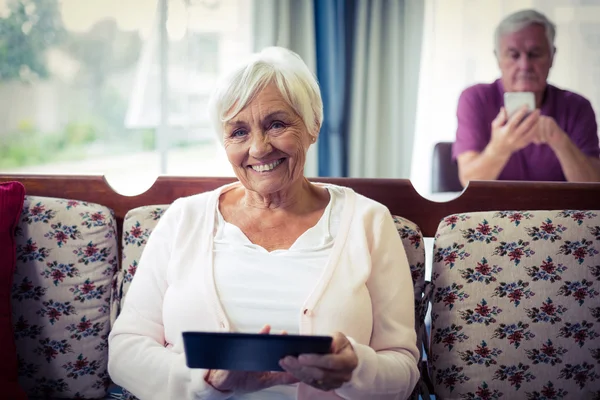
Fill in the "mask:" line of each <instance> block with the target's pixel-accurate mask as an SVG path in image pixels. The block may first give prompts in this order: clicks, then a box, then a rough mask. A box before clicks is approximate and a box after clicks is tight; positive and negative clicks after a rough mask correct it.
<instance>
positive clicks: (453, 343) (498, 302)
mask: <svg viewBox="0 0 600 400" xmlns="http://www.w3.org/2000/svg"><path fill="white" fill-rule="evenodd" d="M599 215H600V212H598V211H574V210H564V211H561V210H558V211H522V212H517V211H514V212H512V211H502V212H481V213H470V214H461V215H451V216H449V217H447V218H445V219H444V220H443V221H442V222H441V223H440V225H439V227H438V231H437V233H436V239H435V247H434V260H433V266H432V281H433V283H434V285H435V295H434V299H433V304H432V346H431V351H432V357H431V362H432V370H433V379H434V384H435V392H436V395H438V396H439V398H442V399H477V398H489V399H497V398H500V397H502V398H514V399H517V398H518V399H550V398H552V399H563V398H565V399H566V398H570V399H598V398H600V234H599V233H600V216H599Z"/></svg>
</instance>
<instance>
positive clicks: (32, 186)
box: [0, 175, 600, 399]
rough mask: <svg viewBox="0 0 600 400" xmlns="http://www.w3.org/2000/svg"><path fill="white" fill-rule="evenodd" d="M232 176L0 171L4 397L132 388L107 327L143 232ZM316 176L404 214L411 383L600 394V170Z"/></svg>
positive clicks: (467, 395) (460, 390)
mask: <svg viewBox="0 0 600 400" xmlns="http://www.w3.org/2000/svg"><path fill="white" fill-rule="evenodd" d="M230 181H231V180H230V179H228V178H178V177H160V178H159V179H158V180H157V182H156V183H155V184H154V186H153V187H152V188H150V189H149V190H148V191H147V192H145V193H143V194H141V195H138V196H121V195H119V194H118V193H115V192H114V191H113V190H112V189H111V188H110V186H109V185H108V184H107V183H106V181H105V180H104V179H103V178H102V177H93V176H10V175H0V188H2V187H4V188H6V187H7V186H8V185H10V186H11V187H12V188H13V192H12V194H11V196H12V197H11V200H12V201H7V202H3V201H2V198H3V197H2V196H4V197H7V195H6V193H4V194H2V193H3V192H2V191H0V210H1V211H2V215H4V216H5V217H6V216H8V215H9V214H12V216H13V218H1V217H0V234H2V232H3V231H4V232H5V233H6V232H8V231H9V230H10V231H11V232H12V236H11V237H12V239H11V240H12V243H9V245H11V246H12V248H13V250H14V251H12V252H9V251H8V250H6V251H5V252H3V253H4V254H5V255H6V254H9V253H11V254H13V255H14V257H13V259H10V260H2V258H0V262H1V263H4V265H2V264H0V266H1V267H2V269H1V270H2V271H9V270H10V277H11V278H12V279H11V280H12V284H11V285H10V286H9V287H4V288H2V289H8V291H6V290H5V292H7V293H4V294H5V295H6V296H5V297H4V298H3V304H0V307H2V306H3V305H4V306H7V307H10V310H11V311H10V314H9V315H8V317H9V319H10V326H9V328H11V330H12V332H10V331H9V333H10V334H11V335H12V339H13V340H8V344H9V345H8V347H7V354H6V356H7V358H6V360H8V362H7V363H5V364H6V366H8V368H7V367H5V368H6V369H5V370H3V375H4V376H6V378H5V379H6V382H2V384H3V385H4V386H5V387H11V389H10V390H12V392H10V391H9V392H8V393H9V397H10V396H11V395H12V396H14V398H25V397H23V393H22V392H23V391H24V392H26V393H27V395H28V396H29V398H71V399H84V398H85V399H102V398H122V399H128V398H129V399H132V398H134V397H133V396H132V395H130V394H129V393H127V391H124V390H122V389H120V388H117V387H115V386H114V385H113V384H112V383H111V380H110V377H109V376H108V373H107V370H106V365H107V354H108V353H107V346H108V344H107V338H108V333H109V332H110V327H111V324H112V323H113V322H114V320H115V319H116V317H117V316H118V314H119V311H120V309H121V307H122V304H123V302H124V301H125V299H126V295H127V290H128V288H129V285H130V283H131V280H132V279H133V278H134V276H135V271H136V268H137V265H138V260H139V257H140V255H141V253H142V251H143V248H144V245H145V244H146V241H147V239H148V237H149V236H150V234H151V232H152V230H153V228H154V227H155V226H156V224H157V223H158V221H159V220H160V218H161V216H162V215H163V213H164V212H165V210H166V209H167V208H168V206H169V204H170V203H171V202H172V201H173V200H174V199H176V198H177V197H181V196H186V195H190V194H193V193H198V192H202V191H206V190H210V189H213V188H215V187H218V186H220V185H222V184H225V183H228V182H230ZM320 181H327V182H331V183H336V184H341V185H345V186H349V187H352V188H354V189H355V190H356V191H357V192H359V193H362V194H364V195H367V196H369V197H372V198H374V199H375V200H377V201H380V202H382V203H383V204H385V205H387V206H388V208H389V209H390V211H391V213H392V214H393V217H394V221H395V223H396V227H397V230H398V234H399V235H400V237H401V239H402V242H403V245H404V247H405V249H406V252H407V257H408V259H409V264H410V267H411V273H412V277H413V284H414V293H415V314H416V317H417V318H416V325H415V329H416V330H417V332H418V338H419V347H420V348H422V349H423V352H422V353H423V355H422V358H423V359H422V360H421V371H422V379H421V381H420V382H419V383H418V385H417V387H416V388H415V391H414V392H413V398H415V399H417V398H419V397H429V396H430V395H432V396H435V397H437V398H440V399H500V398H517V399H519V398H523V399H554V398H556V399H568V398H580V399H588V398H589V399H595V398H598V399H600V307H599V305H600V301H599V299H600V255H599V251H600V211H598V210H600V185H598V184H556V183H548V184H540V183H535V184H526V183H518V182H513V183H499V182H473V183H471V184H470V185H469V186H468V187H467V188H466V189H465V191H464V193H463V194H462V195H461V196H460V197H459V198H458V199H455V200H453V201H449V202H446V203H435V202H431V201H429V200H426V199H424V198H422V197H421V196H419V195H418V193H416V192H415V190H414V188H413V187H412V185H411V184H410V182H409V181H404V180H366V179H364V180H363V179H345V178H337V179H320ZM2 182H4V183H2ZM7 182H19V184H15V183H12V184H8V183H7ZM21 185H22V186H21ZM15 187H16V188H17V189H14V188H15ZM19 197H20V198H21V202H22V203H21V204H19ZM5 203H6V204H8V203H11V204H12V206H11V207H12V208H11V209H10V210H9V209H8V207H7V206H6V204H5ZM4 220H6V221H9V223H7V222H3V221H4ZM0 238H3V239H2V240H3V241H4V242H5V243H8V242H9V240H8V239H7V237H3V236H0ZM424 238H434V240H435V242H434V247H433V251H432V252H431V253H430V254H426V253H425V245H424ZM1 245H2V243H0V246H1ZM8 247H9V246H8V245H7V247H6V248H7V249H8ZM13 261H14V262H13ZM426 261H429V262H430V263H431V276H430V277H428V278H429V279H426V274H425V265H426V264H427V262H426ZM10 263H13V264H14V265H12V266H9V264H10ZM3 282H4V281H3ZM0 293H3V292H2V291H0ZM429 308H431V314H430V322H429V320H428V319H427V313H428V310H429ZM5 319H6V318H5ZM426 319H427V321H428V322H427V323H426ZM0 328H1V327H0ZM4 328H6V326H5V327H4ZM4 332H6V329H4ZM0 333H2V331H1V330H0ZM5 342H6V341H5ZM11 345H12V347H11ZM15 350H16V351H15ZM13 352H14V353H16V356H14V357H13V358H14V359H11V358H10V357H11V353H13ZM11 366H12V367H11ZM17 376H18V379H17ZM3 379H4V378H3ZM11 393H12V394H11Z"/></svg>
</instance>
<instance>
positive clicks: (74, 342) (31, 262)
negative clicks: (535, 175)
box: [12, 196, 118, 399]
mask: <svg viewBox="0 0 600 400" xmlns="http://www.w3.org/2000/svg"><path fill="white" fill-rule="evenodd" d="M116 236H117V235H116V223H115V219H114V217H113V215H112V211H111V210H109V209H108V208H106V207H103V206H100V205H97V204H93V203H85V202H78V201H72V200H63V199H56V198H45V197H34V196H28V197H27V198H26V199H25V204H24V206H23V212H22V214H21V219H20V223H19V225H18V227H17V232H16V241H17V266H16V270H15V274H14V283H13V289H12V311H13V322H14V335H15V341H16V344H17V350H18V355H19V357H18V358H19V375H20V377H19V380H20V383H21V385H22V386H23V388H24V389H25V390H26V391H27V392H28V394H29V395H30V398H33V397H38V396H39V397H43V398H49V397H52V398H55V397H56V398H73V399H75V398H101V397H103V396H105V394H106V391H107V387H108V385H109V384H110V378H109V376H108V372H107V361H108V348H107V347H108V343H107V339H108V333H109V330H110V319H109V315H110V314H109V306H110V292H111V290H110V287H111V281H112V279H113V276H114V275H115V273H116V271H117V263H118V254H117V250H118V244H117V237H116Z"/></svg>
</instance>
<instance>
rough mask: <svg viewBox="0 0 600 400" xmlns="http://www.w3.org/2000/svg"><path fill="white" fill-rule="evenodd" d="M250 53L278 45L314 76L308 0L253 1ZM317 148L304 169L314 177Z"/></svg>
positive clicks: (313, 24) (314, 48) (313, 23)
mask: <svg viewBox="0 0 600 400" xmlns="http://www.w3.org/2000/svg"><path fill="white" fill-rule="evenodd" d="M252 26H253V29H254V35H253V38H254V51H260V50H261V49H263V48H265V47H268V46H281V47H285V48H288V49H290V50H292V51H294V52H296V53H298V55H299V56H300V57H302V59H303V60H304V62H305V63H306V64H307V65H308V68H309V69H310V70H311V71H312V72H313V74H315V75H316V47H315V21H314V7H313V2H312V0H254V5H253V24H252ZM318 145H319V142H318V141H317V143H316V144H315V145H313V146H311V148H310V150H309V151H308V154H307V158H306V165H305V168H304V171H305V174H306V176H309V177H310V176H312V177H314V176H317V175H318V158H317V154H318V153H317V152H318Z"/></svg>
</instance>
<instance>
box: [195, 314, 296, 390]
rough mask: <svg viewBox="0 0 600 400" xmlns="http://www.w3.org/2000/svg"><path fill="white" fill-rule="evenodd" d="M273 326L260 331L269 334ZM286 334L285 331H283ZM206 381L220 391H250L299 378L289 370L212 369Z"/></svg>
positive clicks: (288, 382) (284, 383)
mask: <svg viewBox="0 0 600 400" xmlns="http://www.w3.org/2000/svg"><path fill="white" fill-rule="evenodd" d="M270 332H271V327H270V326H269V325H265V326H264V327H263V328H262V329H261V330H260V332H259V333H261V334H264V335H268V334H269V333H270ZM283 334H285V332H283ZM204 379H205V380H206V382H207V383H208V384H209V385H211V386H212V387H213V388H215V389H217V390H218V391H220V392H236V393H250V392H256V391H259V390H263V389H266V388H269V387H271V386H277V385H289V384H292V383H297V382H298V379H296V378H295V377H293V376H292V375H290V374H289V373H287V372H268V371H267V372H252V371H227V370H220V369H217V370H213V369H211V370H210V371H208V374H206V376H205V378H204Z"/></svg>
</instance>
